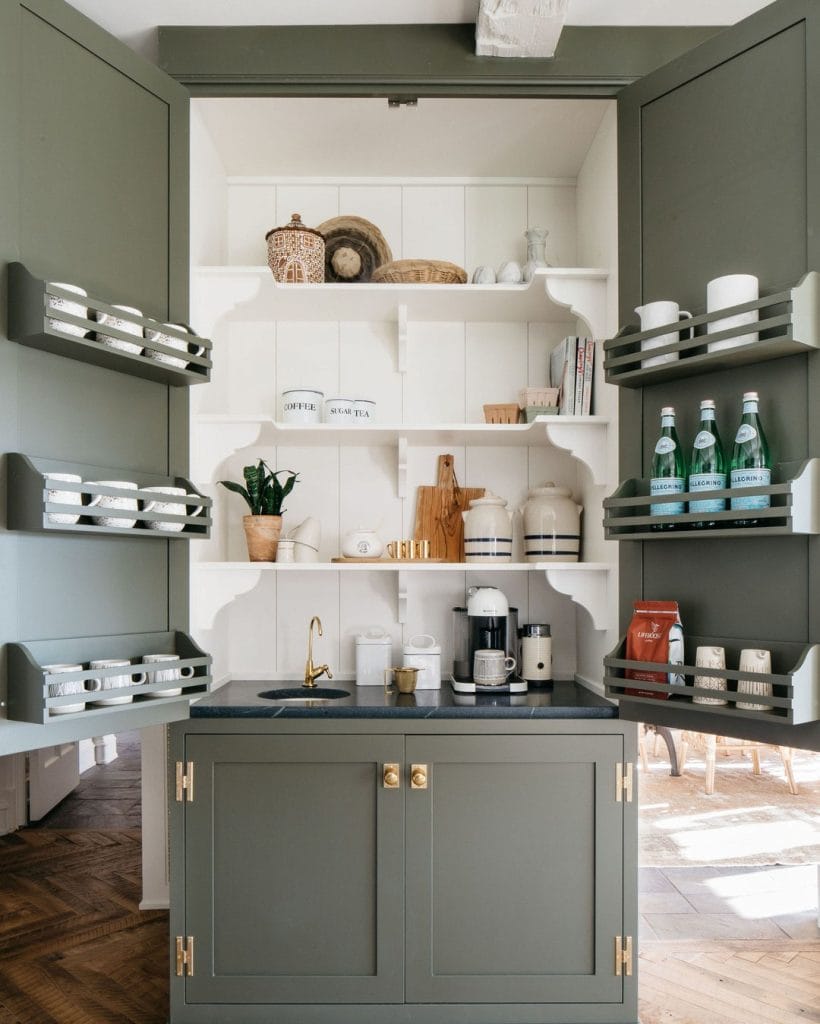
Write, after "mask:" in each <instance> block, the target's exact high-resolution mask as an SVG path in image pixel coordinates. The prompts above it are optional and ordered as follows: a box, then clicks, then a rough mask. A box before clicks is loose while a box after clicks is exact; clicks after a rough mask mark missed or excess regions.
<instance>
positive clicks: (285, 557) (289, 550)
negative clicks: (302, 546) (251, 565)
mask: <svg viewBox="0 0 820 1024" xmlns="http://www.w3.org/2000/svg"><path fill="white" fill-rule="evenodd" d="M295 546H296V545H295V542H294V541H292V540H280V541H279V543H278V544H277V545H276V561H277V562H293V561H295V557H294V550H293V549H294V547H295Z"/></svg>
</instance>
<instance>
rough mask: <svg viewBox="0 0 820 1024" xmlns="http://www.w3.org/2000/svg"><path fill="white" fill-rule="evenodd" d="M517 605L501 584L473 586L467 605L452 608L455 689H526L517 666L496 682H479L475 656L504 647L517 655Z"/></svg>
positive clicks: (502, 649) (517, 690)
mask: <svg viewBox="0 0 820 1024" xmlns="http://www.w3.org/2000/svg"><path fill="white" fill-rule="evenodd" d="M517 648H518V609H517V608H510V606H509V603H508V602H507V598H506V597H505V596H504V594H503V593H502V592H501V591H500V590H499V589H498V587H470V588H469V589H468V591H467V606H466V608H463V607H456V608H453V675H452V678H451V683H452V686H453V689H454V690H455V692H456V693H526V692H527V682H526V680H525V679H521V678H520V676H519V674H518V669H517V667H516V669H515V670H514V671H513V672H512V673H511V674H510V675H509V676H508V678H507V679H506V680H505V681H504V682H503V683H499V684H497V685H493V686H488V685H484V684H481V683H476V682H475V680H474V679H473V659H474V656H475V652H476V651H480V650H487V649H490V650H496V651H504V653H505V655H506V656H508V657H512V658H513V659H515V660H516V665H517V659H518V650H517Z"/></svg>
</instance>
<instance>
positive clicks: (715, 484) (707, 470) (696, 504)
mask: <svg viewBox="0 0 820 1024" xmlns="http://www.w3.org/2000/svg"><path fill="white" fill-rule="evenodd" d="M725 486H726V456H725V455H724V453H723V445H722V444H721V443H720V434H718V429H717V423H716V421H715V403H714V402H713V401H712V399H711V398H704V400H703V401H702V402H701V403H700V429H699V430H698V432H697V434H696V436H695V440H694V443H693V445H692V457H691V459H690V460H689V484H688V489H689V490H690V491H693V492H700V491H721V490H723V488H724V487H725ZM725 508H726V499H725V498H704V499H703V500H700V499H698V501H690V502H689V511H690V512H698V513H699V514H700V515H702V516H703V517H704V518H703V519H701V520H699V521H698V522H696V523H695V524H694V525H695V527H696V528H698V529H703V528H704V527H712V526H716V525H717V524H716V522H715V520H714V519H712V520H710V519H709V518H708V515H709V513H710V512H723V511H724V509H725Z"/></svg>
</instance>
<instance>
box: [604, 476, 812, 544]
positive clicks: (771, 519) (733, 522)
mask: <svg viewBox="0 0 820 1024" xmlns="http://www.w3.org/2000/svg"><path fill="white" fill-rule="evenodd" d="M772 480H773V483H771V484H769V485H768V486H761V485H755V486H752V487H744V488H742V489H738V488H735V489H731V488H724V489H722V490H715V491H697V492H694V491H692V492H689V491H684V492H682V493H675V494H665V495H653V496H651V497H650V494H649V480H635V479H630V480H625V481H624V482H623V483H622V484H621V485H620V487H619V488H618V490H617V491H616V492H615V493H614V494H613V495H612V496H611V497H609V498H604V502H603V505H604V531H605V535H606V539H607V540H651V541H656V540H682V539H690V540H691V539H692V538H695V539H697V540H705V539H707V538H713V537H718V538H725V537H777V536H792V535H793V534H817V533H820V459H816V458H815V459H807V460H805V461H803V462H788V463H780V464H778V465H776V466H775V467H773V469H772ZM751 498H764V499H768V501H769V505H768V507H766V508H756V509H750V508H749V507H748V506H747V507H746V508H745V509H737V508H736V509H732V508H731V507H730V506H731V502H732V499H735V500H738V499H742V500H748V499H751ZM704 501H722V502H723V503H724V504H725V505H726V506H727V507H726V509H725V510H724V511H718V512H701V511H695V512H691V511H690V512H681V513H676V514H674V515H662V514H656V515H652V514H650V506H652V507H655V508H657V507H660V506H662V505H664V504H675V505H680V504H681V503H683V502H685V503H687V506H688V507H691V503H693V502H704Z"/></svg>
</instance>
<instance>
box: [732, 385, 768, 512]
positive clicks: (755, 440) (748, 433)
mask: <svg viewBox="0 0 820 1024" xmlns="http://www.w3.org/2000/svg"><path fill="white" fill-rule="evenodd" d="M757 406H758V396H757V392H756V391H747V392H745V394H744V395H743V415H742V416H741V419H740V425H739V426H738V428H737V433H736V434H735V444H734V448H733V449H732V461H731V463H730V464H729V486H730V487H731V488H732V489H734V488H738V489H739V490H740V489H742V488H746V487H755V488H757V487H768V485H769V484H770V483H771V482H772V463H771V458H770V456H769V445H768V443H767V442H766V435H765V434H764V433H763V427H762V426H761V423H760V416H759V415H758V411H757ZM770 505H771V498H770V497H769V495H768V494H749V495H741V496H738V497H737V498H732V499H731V502H730V507H731V509H732V511H733V512H734V511H741V512H745V511H758V510H760V509H764V508H768V507H769V506H770ZM758 522H759V520H758V519H753V518H750V519H745V518H744V519H738V520H737V525H738V526H755V525H757V523H758Z"/></svg>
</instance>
